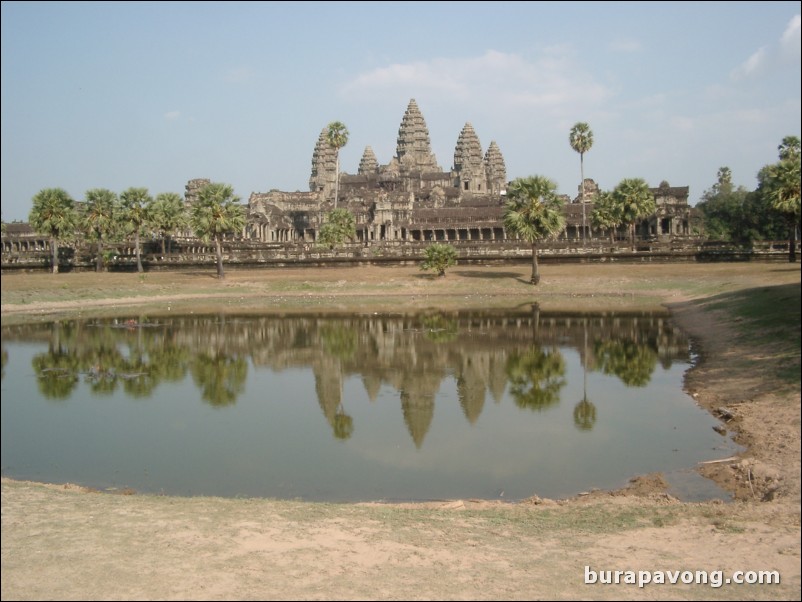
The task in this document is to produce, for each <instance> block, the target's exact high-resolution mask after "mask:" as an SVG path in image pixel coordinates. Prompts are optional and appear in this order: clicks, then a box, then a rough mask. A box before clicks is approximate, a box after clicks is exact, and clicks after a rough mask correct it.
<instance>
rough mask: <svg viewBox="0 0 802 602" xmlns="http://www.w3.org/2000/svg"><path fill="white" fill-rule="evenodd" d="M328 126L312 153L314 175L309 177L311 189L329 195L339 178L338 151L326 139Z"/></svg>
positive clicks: (321, 133) (322, 132)
mask: <svg viewBox="0 0 802 602" xmlns="http://www.w3.org/2000/svg"><path fill="white" fill-rule="evenodd" d="M327 131H328V129H327V128H323V130H322V131H321V132H320V136H319V137H318V139H317V144H316V145H315V150H314V152H313V153H312V175H311V176H310V178H309V190H311V191H312V192H322V193H323V195H324V196H326V197H327V196H328V195H329V194H330V193H331V192H332V191H333V190H334V185H335V181H336V179H337V153H336V151H335V150H334V148H333V147H332V146H330V145H329V142H328V140H327V139H326V132H327Z"/></svg>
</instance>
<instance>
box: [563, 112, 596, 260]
mask: <svg viewBox="0 0 802 602" xmlns="http://www.w3.org/2000/svg"><path fill="white" fill-rule="evenodd" d="M568 142H569V143H570V144H571V148H572V149H574V150H575V151H576V152H578V153H579V173H580V177H581V185H580V186H579V191H580V192H579V202H580V203H582V244H583V245H584V244H585V153H586V152H588V151H589V150H590V148H591V147H592V146H593V131H592V130H591V129H590V126H589V125H588V124H587V123H585V122H583V121H579V122H577V123H575V124H574V127H572V128H571V133H570V134H569V135H568Z"/></svg>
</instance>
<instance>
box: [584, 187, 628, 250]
mask: <svg viewBox="0 0 802 602" xmlns="http://www.w3.org/2000/svg"><path fill="white" fill-rule="evenodd" d="M590 224H591V226H592V227H593V228H595V229H597V230H607V231H608V232H609V233H610V244H615V231H616V229H617V228H618V226H620V225H621V215H620V214H619V212H618V206H617V205H616V204H615V201H614V200H613V195H612V193H610V192H607V191H605V192H598V193H596V198H595V199H594V201H593V211H591V213H590Z"/></svg>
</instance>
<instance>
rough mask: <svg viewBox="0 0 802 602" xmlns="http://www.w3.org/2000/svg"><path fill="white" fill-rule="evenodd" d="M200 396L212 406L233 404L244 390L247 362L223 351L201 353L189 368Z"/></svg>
mask: <svg viewBox="0 0 802 602" xmlns="http://www.w3.org/2000/svg"><path fill="white" fill-rule="evenodd" d="M190 370H191V373H192V379H193V380H194V382H195V384H196V385H197V386H198V387H199V388H200V389H201V398H202V399H203V400H204V401H206V402H208V403H209V404H211V405H212V406H213V407H223V406H227V405H233V404H234V403H236V401H237V398H238V397H239V396H240V395H241V394H242V392H243V391H244V390H245V382H246V380H247V378H248V362H247V361H246V360H245V359H244V358H242V357H239V356H236V355H231V354H227V353H223V352H214V353H202V354H200V355H198V356H197V357H196V358H195V360H194V362H193V363H192V366H191V368H190Z"/></svg>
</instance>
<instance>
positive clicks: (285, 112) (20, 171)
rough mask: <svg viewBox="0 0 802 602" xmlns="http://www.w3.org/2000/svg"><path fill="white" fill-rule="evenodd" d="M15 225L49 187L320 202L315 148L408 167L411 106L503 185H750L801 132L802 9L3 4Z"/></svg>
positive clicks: (5, 152)
mask: <svg viewBox="0 0 802 602" xmlns="http://www.w3.org/2000/svg"><path fill="white" fill-rule="evenodd" d="M1 24H2V40H1V41H2V56H1V59H2V106H1V109H2V155H1V158H2V217H3V220H5V221H7V222H8V221H13V220H26V219H27V216H28V212H29V211H30V208H31V198H32V197H33V195H35V194H36V193H37V192H38V191H39V190H41V189H43V188H50V187H61V188H64V189H65V190H67V192H69V193H70V194H71V195H72V196H73V198H75V199H76V200H82V199H83V198H84V194H85V193H86V191H87V190H89V189H91V188H109V189H111V190H113V191H115V192H118V193H119V192H122V191H123V190H125V189H126V188H129V187H131V186H136V187H146V188H148V189H149V191H150V192H151V194H153V195H154V196H155V195H156V194H158V193H160V192H178V193H182V194H183V192H184V186H185V185H186V182H187V180H190V179H192V178H210V179H211V180H212V181H215V182H225V183H227V184H231V185H232V186H233V187H234V191H235V194H237V195H238V196H239V197H240V198H241V199H242V201H243V202H247V200H248V197H249V196H250V194H251V193H252V192H266V191H268V190H270V189H274V188H275V189H279V190H287V191H295V190H302V191H305V190H308V181H309V175H310V169H311V157H312V151H313V149H314V146H315V143H316V142H317V138H318V135H319V134H320V131H321V130H322V129H323V128H324V127H325V126H326V125H327V124H328V123H329V122H331V121H334V120H339V121H342V122H344V123H345V124H346V126H347V127H348V129H349V132H350V140H349V142H348V144H347V146H346V147H345V148H343V149H342V151H341V155H340V157H341V159H340V161H341V168H342V170H343V171H345V172H348V173H356V170H357V167H358V164H359V159H360V157H361V156H362V153H363V151H364V149H365V147H366V146H371V147H372V148H373V150H374V152H375V153H376V156H377V158H378V160H379V162H380V163H382V164H385V163H387V162H389V161H390V159H391V158H392V156H393V154H394V153H395V146H396V137H397V134H398V126H399V125H400V123H401V118H402V117H403V115H404V111H405V109H406V107H407V104H408V103H409V100H410V99H411V98H415V99H416V101H417V103H418V106H419V107H420V109H421V112H422V113H423V116H424V118H425V120H426V123H427V125H428V126H429V132H430V137H431V142H432V149H433V151H434V153H435V154H436V156H437V160H438V162H439V163H440V165H441V166H442V167H443V169H446V170H447V169H450V168H451V166H452V163H453V155H454V146H455V144H456V141H457V138H458V136H459V133H460V131H461V130H462V127H463V126H464V125H465V123H466V122H470V123H471V124H472V125H473V127H474V129H475V130H476V133H477V135H478V136H479V140H480V142H481V143H482V147H483V150H486V149H487V147H488V145H489V144H490V142H491V141H492V140H495V141H496V143H497V144H498V145H499V147H500V149H501V151H502V153H503V155H504V159H505V161H506V165H507V177H508V179H513V178H516V177H521V176H529V175H535V174H541V175H545V176H548V177H549V178H551V179H553V180H554V181H555V182H557V184H558V190H559V192H561V193H566V194H570V195H571V196H574V194H575V192H576V190H577V187H578V185H579V179H580V166H579V155H578V154H577V153H575V152H574V151H573V150H572V149H571V147H570V145H569V143H568V134H569V131H570V129H571V126H573V124H574V123H576V122H578V121H585V122H587V123H588V124H589V125H590V127H591V129H592V130H593V133H594V145H593V147H592V149H591V150H590V151H589V152H588V153H587V154H586V155H585V176H586V177H590V178H594V179H595V180H596V181H597V182H598V183H599V185H600V186H601V187H602V188H603V189H612V188H613V187H615V185H616V184H617V183H618V182H620V181H621V180H622V179H623V178H633V177H639V178H644V179H645V180H646V181H647V182H648V183H649V185H650V186H658V185H659V184H660V182H661V181H663V180H666V181H668V182H669V183H670V184H671V185H672V186H690V201H691V203H692V204H695V203H696V202H697V201H698V200H699V198H700V197H701V195H702V194H703V192H704V191H705V190H706V189H708V188H710V187H711V186H712V185H713V184H714V183H715V181H716V173H717V171H718V169H719V168H720V167H722V166H727V167H729V168H730V169H731V170H732V173H733V180H734V182H735V183H736V184H738V185H743V186H745V187H747V188H749V189H753V188H754V187H755V185H756V174H757V172H758V170H759V169H760V168H761V167H763V166H764V165H766V164H769V163H772V162H774V161H776V160H777V146H778V145H779V144H780V142H781V141H782V138H783V137H784V136H787V135H795V136H800V113H801V112H802V110H801V108H800V87H801V86H802V76H801V75H800V3H799V2H727V3H724V2H587V3H586V2H492V3H491V2H469V3H454V2H354V3H352V2H321V3H318V2H264V3H258V2H244V3H241V2H176V3H172V2H85V3H84V2H53V3H49V2H5V1H4V2H3V3H2V21H1Z"/></svg>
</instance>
